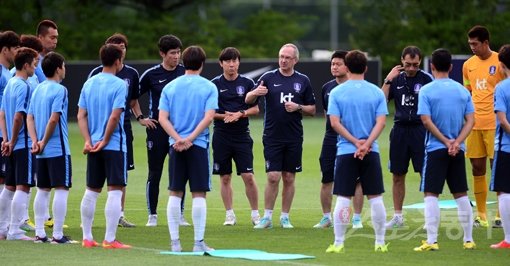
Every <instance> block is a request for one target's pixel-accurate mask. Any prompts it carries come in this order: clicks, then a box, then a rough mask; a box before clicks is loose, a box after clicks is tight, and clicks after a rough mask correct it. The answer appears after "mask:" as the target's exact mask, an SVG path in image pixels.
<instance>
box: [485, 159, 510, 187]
mask: <svg viewBox="0 0 510 266" xmlns="http://www.w3.org/2000/svg"><path fill="white" fill-rule="evenodd" d="M508 173H510V153H508V152H504V151H495V152H494V162H493V163H492V175H491V184H490V190H491V191H495V192H504V193H510V176H509V174H508Z"/></svg>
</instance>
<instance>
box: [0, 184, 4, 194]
mask: <svg viewBox="0 0 510 266" xmlns="http://www.w3.org/2000/svg"><path fill="white" fill-rule="evenodd" d="M2 190H4V184H0V193H2Z"/></svg>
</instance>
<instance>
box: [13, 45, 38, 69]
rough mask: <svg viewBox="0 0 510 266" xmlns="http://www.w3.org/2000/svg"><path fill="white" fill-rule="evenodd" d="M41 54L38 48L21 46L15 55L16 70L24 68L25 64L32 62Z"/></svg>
mask: <svg viewBox="0 0 510 266" xmlns="http://www.w3.org/2000/svg"><path fill="white" fill-rule="evenodd" d="M38 56H39V54H38V53H37V51H36V50H34V49H32V48H28V47H21V48H19V49H18V50H17V51H16V55H15V56H14V65H15V66H16V70H22V69H23V66H24V65H25V64H31V63H32V62H33V61H34V60H35V59H36V58H37V57H38Z"/></svg>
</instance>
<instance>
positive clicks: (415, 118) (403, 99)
mask: <svg viewBox="0 0 510 266" xmlns="http://www.w3.org/2000/svg"><path fill="white" fill-rule="evenodd" d="M433 79H434V78H433V77H432V75H430V74H429V73H427V72H425V71H423V70H418V72H416V75H415V76H414V77H408V76H407V75H406V72H405V71H402V72H400V74H399V75H398V76H397V77H396V78H394V79H393V81H392V83H391V85H390V91H389V94H388V100H391V99H393V102H394V103H395V118H394V122H395V124H397V125H421V124H422V123H421V119H420V116H419V115H417V114H416V111H417V110H418V98H419V97H418V94H419V93H420V90H421V88H422V87H423V86H424V85H425V84H428V83H430V82H431V81H432V80H433Z"/></svg>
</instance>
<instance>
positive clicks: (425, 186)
mask: <svg viewBox="0 0 510 266" xmlns="http://www.w3.org/2000/svg"><path fill="white" fill-rule="evenodd" d="M445 181H446V183H447V184H448V187H449V188H450V192H451V193H452V194H453V193H461V192H466V191H468V185H467V180H466V162H465V158H464V152H463V151H460V152H459V153H458V154H457V155H456V156H454V157H452V156H450V155H448V150H447V149H439V150H435V151H431V152H427V153H426V154H425V162H424V166H423V173H422V178H421V185H420V191H422V192H430V193H434V194H442V193H443V186H444V183H445Z"/></svg>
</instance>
